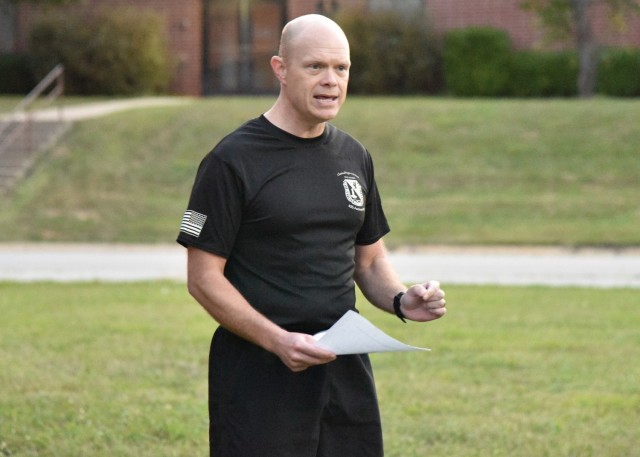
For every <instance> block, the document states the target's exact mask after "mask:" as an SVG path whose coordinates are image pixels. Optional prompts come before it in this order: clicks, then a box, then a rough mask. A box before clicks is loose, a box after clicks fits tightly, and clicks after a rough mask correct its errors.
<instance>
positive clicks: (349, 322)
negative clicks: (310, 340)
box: [313, 311, 431, 355]
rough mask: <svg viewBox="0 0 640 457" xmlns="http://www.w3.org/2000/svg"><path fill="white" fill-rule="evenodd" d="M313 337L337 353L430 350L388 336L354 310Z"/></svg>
mask: <svg viewBox="0 0 640 457" xmlns="http://www.w3.org/2000/svg"><path fill="white" fill-rule="evenodd" d="M313 337H314V338H315V339H316V341H317V342H318V346H321V347H323V348H325V349H329V350H331V351H333V352H335V353H336V354H337V355H344V354H364V353H370V352H391V351H430V350H431V349H429V348H419V347H416V346H409V345H407V344H404V343H402V342H400V341H398V340H396V339H395V338H392V337H390V336H389V335H387V334H386V333H384V332H383V331H382V330H380V329H379V328H378V327H376V326H375V325H373V324H372V323H371V322H369V321H368V320H367V319H365V318H364V317H362V316H361V315H360V314H358V313H356V312H355V311H347V312H346V313H345V315H344V316H342V317H341V318H340V319H339V320H338V322H336V323H335V324H333V326H331V328H330V329H329V330H327V331H325V332H320V333H316V334H315V335H313Z"/></svg>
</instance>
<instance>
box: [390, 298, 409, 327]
mask: <svg viewBox="0 0 640 457" xmlns="http://www.w3.org/2000/svg"><path fill="white" fill-rule="evenodd" d="M403 295H404V292H400V293H399V294H398V295H396V296H395V297H393V310H394V311H395V313H396V316H398V318H399V319H400V320H401V321H402V322H404V323H406V322H407V321H406V320H405V315H404V314H402V310H401V309H400V299H401V298H402V296H403Z"/></svg>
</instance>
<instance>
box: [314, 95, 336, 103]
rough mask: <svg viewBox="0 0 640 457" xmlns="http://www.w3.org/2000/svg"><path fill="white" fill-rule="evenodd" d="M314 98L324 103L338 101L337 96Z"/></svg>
mask: <svg viewBox="0 0 640 457" xmlns="http://www.w3.org/2000/svg"><path fill="white" fill-rule="evenodd" d="M313 98H315V99H316V100H319V101H322V102H334V101H336V100H337V99H338V96H337V95H322V94H320V95H314V96H313Z"/></svg>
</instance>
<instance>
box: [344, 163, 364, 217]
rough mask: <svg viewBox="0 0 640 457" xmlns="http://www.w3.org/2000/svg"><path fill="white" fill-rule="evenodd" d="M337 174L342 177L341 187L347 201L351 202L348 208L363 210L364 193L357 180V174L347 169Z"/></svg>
mask: <svg viewBox="0 0 640 457" xmlns="http://www.w3.org/2000/svg"><path fill="white" fill-rule="evenodd" d="M338 176H342V177H343V181H342V187H344V195H345V197H347V200H348V201H349V203H351V205H349V208H351V209H355V210H357V211H364V194H363V192H362V185H361V184H360V181H358V178H359V176H358V175H356V174H354V173H350V172H348V171H343V172H342V173H338Z"/></svg>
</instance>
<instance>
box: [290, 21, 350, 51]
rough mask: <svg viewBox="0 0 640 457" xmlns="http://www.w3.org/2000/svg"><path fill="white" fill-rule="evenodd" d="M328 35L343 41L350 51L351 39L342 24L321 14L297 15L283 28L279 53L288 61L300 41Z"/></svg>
mask: <svg viewBox="0 0 640 457" xmlns="http://www.w3.org/2000/svg"><path fill="white" fill-rule="evenodd" d="M327 34H330V35H327ZM327 36H330V37H332V38H334V39H338V40H340V41H342V42H343V45H344V46H345V49H347V52H348V50H349V41H348V40H347V37H346V35H345V34H344V32H343V31H342V29H341V28H340V26H339V25H338V24H336V23H335V22H334V21H332V20H331V19H329V18H328V17H326V16H322V15H320V14H307V15H305V16H300V17H297V18H295V19H293V20H291V21H290V22H289V23H287V25H285V26H284V29H282V37H281V38H280V49H279V51H278V55H279V56H280V57H281V58H282V59H283V60H284V61H286V60H287V59H288V58H289V57H290V56H291V55H292V54H293V53H294V52H295V49H296V47H297V46H298V45H299V44H300V43H303V42H307V41H308V40H311V39H315V40H318V39H319V37H327Z"/></svg>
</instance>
